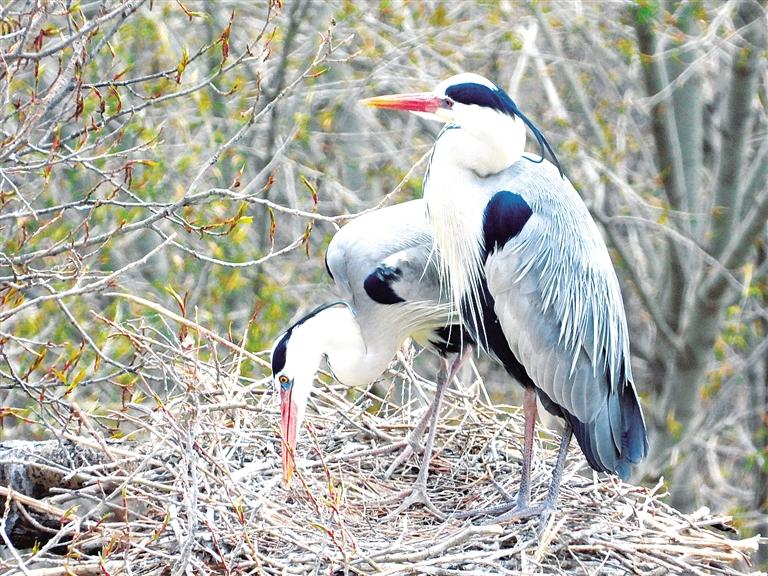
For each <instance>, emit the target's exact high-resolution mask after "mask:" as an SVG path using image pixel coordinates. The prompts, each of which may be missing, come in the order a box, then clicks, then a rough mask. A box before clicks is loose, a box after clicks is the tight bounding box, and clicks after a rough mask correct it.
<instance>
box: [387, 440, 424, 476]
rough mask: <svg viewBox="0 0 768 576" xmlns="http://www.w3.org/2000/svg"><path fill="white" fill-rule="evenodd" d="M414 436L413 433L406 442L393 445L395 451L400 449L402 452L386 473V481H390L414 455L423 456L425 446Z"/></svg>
mask: <svg viewBox="0 0 768 576" xmlns="http://www.w3.org/2000/svg"><path fill="white" fill-rule="evenodd" d="M413 436H414V434H413V433H411V434H409V435H408V437H407V438H406V439H405V441H404V442H398V443H397V444H393V446H394V448H393V450H396V449H399V448H402V450H401V452H400V454H398V455H397V458H395V459H394V460H393V461H392V464H390V465H389V467H388V468H387V470H386V471H385V472H384V480H389V479H390V478H391V477H392V474H394V473H395V470H397V469H398V468H399V467H400V466H402V465H403V464H404V463H405V461H406V460H408V458H410V457H411V456H412V455H413V454H421V453H422V452H423V451H424V446H422V445H421V444H419V442H418V441H417V440H416V439H415V438H414V437H413Z"/></svg>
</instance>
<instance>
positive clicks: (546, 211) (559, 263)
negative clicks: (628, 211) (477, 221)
mask: <svg viewBox="0 0 768 576" xmlns="http://www.w3.org/2000/svg"><path fill="white" fill-rule="evenodd" d="M519 164H521V163H517V164H516V165H515V166H514V167H513V168H512V169H510V170H509V171H507V172H508V173H507V174H505V175H504V176H503V177H501V180H500V181H499V183H498V184H497V185H498V189H500V190H512V191H514V192H515V193H517V194H520V195H521V196H522V197H523V198H524V199H525V201H526V202H527V203H528V205H529V206H530V207H531V209H532V215H531V216H530V218H529V219H528V221H527V223H526V224H525V226H524V227H523V228H522V230H520V232H519V233H518V234H517V235H515V236H514V237H512V238H510V239H509V240H508V241H507V242H506V244H504V245H503V247H500V248H499V249H497V250H495V251H493V252H491V253H490V254H488V256H487V258H486V261H485V272H486V278H487V282H488V290H489V292H490V294H491V295H492V296H493V298H494V301H495V307H494V310H495V312H496V314H497V316H498V318H499V321H500V323H501V326H502V329H503V332H504V334H505V337H506V339H507V341H508V344H509V347H510V350H511V351H512V353H513V354H514V355H515V356H516V357H517V359H518V360H519V361H520V363H521V364H522V365H523V366H524V367H525V370H526V371H527V373H528V374H529V375H530V376H531V378H532V379H533V380H534V383H535V385H536V386H537V388H539V389H540V390H541V392H543V393H544V394H546V396H547V397H548V398H549V399H551V400H552V401H553V402H554V403H556V404H557V405H558V406H559V407H560V408H562V409H563V410H564V411H565V412H567V413H568V414H570V415H571V416H573V417H574V418H575V419H576V420H577V421H578V422H580V423H581V424H582V425H581V426H578V429H579V431H580V432H579V434H580V435H581V437H580V440H579V441H580V443H581V444H582V449H583V450H584V453H585V455H587V457H588V459H589V458H590V455H591V456H592V457H594V458H595V459H596V460H595V461H594V462H593V461H592V460H590V463H591V464H593V467H595V468H596V469H608V470H612V471H615V472H617V473H620V474H623V473H625V472H627V471H628V470H629V465H628V462H636V461H637V460H638V459H639V458H641V457H642V456H644V455H645V454H646V453H647V440H646V433H645V423H644V421H643V419H642V412H641V410H640V406H639V401H638V399H637V394H636V392H635V389H634V385H633V384H632V375H631V371H630V368H629V339H628V331H627V325H626V318H625V314H624V305H623V302H622V297H621V292H620V289H619V283H618V279H617V277H616V273H615V270H614V268H613V265H612V263H611V260H610V256H609V254H608V250H607V248H606V246H605V243H604V242H603V240H602V237H601V236H600V233H599V231H598V229H597V226H596V225H595V223H594V221H593V220H592V218H591V217H590V215H589V213H588V211H587V209H586V206H585V205H584V203H583V201H582V200H581V198H580V197H579V196H578V194H577V193H576V191H575V190H574V189H573V187H572V186H571V185H570V183H569V182H568V181H567V180H564V179H561V178H560V177H559V174H558V173H557V172H556V170H555V169H554V167H551V166H550V167H549V168H547V167H546V166H543V167H541V168H532V167H530V166H526V165H525V164H526V163H522V164H523V166H518V165H519ZM575 428H577V426H575ZM579 434H577V437H579ZM585 446H586V448H585Z"/></svg>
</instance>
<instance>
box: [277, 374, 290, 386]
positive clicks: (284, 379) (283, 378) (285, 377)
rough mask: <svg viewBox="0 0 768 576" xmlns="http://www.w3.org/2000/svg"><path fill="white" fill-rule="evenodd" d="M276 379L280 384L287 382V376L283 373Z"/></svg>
mask: <svg viewBox="0 0 768 576" xmlns="http://www.w3.org/2000/svg"><path fill="white" fill-rule="evenodd" d="M277 381H278V382H280V384H288V376H286V375H285V374H283V375H282V376H280V377H279V378H278V379H277Z"/></svg>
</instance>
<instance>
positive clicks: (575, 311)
mask: <svg viewBox="0 0 768 576" xmlns="http://www.w3.org/2000/svg"><path fill="white" fill-rule="evenodd" d="M364 102H365V103H367V104H368V105H370V106H373V107H377V108H389V109H398V110H408V111H411V112H415V113H417V114H420V115H422V116H426V117H427V118H431V119H434V120H438V121H440V122H444V123H445V126H444V128H443V130H442V131H441V132H440V134H439V136H438V137H437V139H436V141H435V143H434V146H433V148H432V153H431V158H430V162H429V166H428V168H427V172H426V175H425V177H424V183H423V187H424V200H425V202H426V204H427V211H428V213H429V220H430V223H431V226H432V234H433V237H434V242H435V246H436V247H437V249H438V250H439V252H440V254H441V260H440V262H441V276H442V278H443V279H444V280H445V282H446V284H447V286H448V289H449V292H450V294H451V297H452V300H453V301H454V302H456V303H457V307H458V308H459V311H460V313H461V316H462V320H463V323H464V325H465V327H466V328H467V329H468V330H469V331H470V333H472V334H473V335H474V336H475V338H476V339H477V342H478V343H480V344H481V345H482V347H483V348H485V349H486V350H487V351H488V352H490V354H491V355H492V356H493V357H494V358H495V359H496V360H498V361H499V362H500V363H501V364H502V365H503V366H504V368H505V369H506V370H507V372H508V373H510V374H511V375H512V376H514V377H515V378H516V379H517V380H518V381H519V382H520V383H521V384H522V385H523V387H524V389H525V399H524V404H523V406H524V415H525V427H524V430H525V439H524V448H523V469H522V474H521V479H520V489H519V491H518V495H517V499H516V502H514V503H513V504H510V505H509V506H506V507H503V508H506V513H505V514H502V515H501V516H499V517H498V518H497V520H499V521H501V520H509V519H512V518H519V517H527V516H531V515H535V514H544V515H546V514H548V513H549V512H551V511H552V510H553V509H554V508H555V506H556V503H557V496H558V492H559V487H560V479H561V476H562V470H563V465H564V463H565V456H566V452H567V448H568V444H569V442H570V439H571V436H572V435H575V436H576V439H577V441H578V444H579V446H580V447H581V450H582V452H583V454H584V456H585V457H586V459H587V462H588V463H589V464H590V466H591V467H592V468H593V469H595V470H597V471H599V472H610V473H614V474H617V475H618V476H620V477H621V478H623V479H627V478H628V476H629V474H630V471H631V465H632V464H635V463H637V462H639V461H640V460H642V459H643V458H644V457H645V456H646V454H647V452H648V440H647V435H646V429H645V421H644V419H643V414H642V410H641V407H640V403H639V400H638V397H637V392H636V390H635V386H634V383H633V380H632V372H631V368H630V356H629V337H628V329H627V322H626V316H625V312H624V305H623V302H622V297H621V292H620V289H619V282H618V279H617V277H616V272H615V270H614V268H613V265H612V263H611V259H610V256H609V254H608V249H607V248H606V245H605V242H604V241H603V239H602V237H601V235H600V232H599V230H598V228H597V226H596V224H595V222H594V221H593V220H592V218H591V216H590V214H589V212H588V210H587V208H586V206H585V204H584V202H583V200H582V199H581V197H580V196H579V194H578V193H577V192H576V190H575V189H574V188H573V186H572V184H571V183H570V181H569V180H568V179H567V178H565V176H564V175H563V173H562V170H561V169H560V164H559V162H558V161H557V158H556V157H555V155H554V153H553V151H552V149H551V148H550V146H549V144H548V143H547V141H546V139H545V138H544V136H543V135H542V134H541V132H540V131H539V130H538V129H537V128H536V126H535V125H534V124H533V123H532V122H531V121H530V120H529V119H528V118H527V117H526V116H525V115H523V114H522V113H521V112H520V110H519V108H518V107H517V105H516V104H515V103H514V101H513V100H512V99H511V98H510V97H509V95H507V93H506V92H504V90H502V89H501V88H499V87H498V86H496V85H495V84H494V83H493V82H491V81H489V80H487V79H486V78H484V77H482V76H479V75H477V74H468V73H465V74H459V75H456V76H453V77H451V78H449V79H447V80H445V81H443V82H441V83H440V84H438V85H437V87H436V88H435V89H434V90H433V91H432V92H425V93H418V94H395V95H390V96H379V97H374V98H369V99H367V100H364ZM526 126H527V127H529V128H530V129H531V130H532V132H533V133H534V135H535V136H536V139H537V141H538V143H539V147H540V150H541V152H542V157H541V158H540V159H539V160H533V159H532V158H530V157H527V156H524V146H525V140H526ZM547 153H548V154H549V155H550V157H551V158H552V160H553V161H554V163H555V164H554V165H553V164H552V163H550V162H548V161H546V160H545V159H544V157H543V155H544V154H547ZM536 395H538V397H539V399H540V400H541V403H542V405H543V406H544V408H545V409H546V410H547V411H549V412H551V413H552V414H554V415H556V416H559V417H561V418H562V419H563V420H564V429H563V433H562V440H561V444H560V449H559V453H558V457H557V461H556V464H555V467H554V471H553V475H552V480H551V482H550V486H549V489H548V493H547V496H546V498H545V500H544V502H543V503H542V504H540V505H537V506H533V505H531V502H530V491H531V487H530V466H531V457H532V447H533V433H534V428H535V420H536V411H537V407H536ZM496 511H497V512H498V511H500V510H496Z"/></svg>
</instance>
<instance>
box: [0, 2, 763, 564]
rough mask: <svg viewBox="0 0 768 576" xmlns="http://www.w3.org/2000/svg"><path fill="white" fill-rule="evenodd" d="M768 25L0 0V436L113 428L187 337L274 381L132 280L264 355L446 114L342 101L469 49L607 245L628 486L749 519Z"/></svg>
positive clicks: (204, 352)
mask: <svg viewBox="0 0 768 576" xmlns="http://www.w3.org/2000/svg"><path fill="white" fill-rule="evenodd" d="M766 30H768V21H767V20H766V7H765V3H764V2H758V1H753V0H740V1H730V2H724V3H723V2H716V1H713V0H710V1H698V0H691V1H684V0H683V1H671V0H670V1H662V0H643V1H640V2H633V3H602V2H599V3H598V2H570V1H563V2H554V1H553V2H545V1H541V2H506V1H501V2H491V3H479V2H474V1H450V2H449V1H446V2H440V1H433V2H415V1H413V2H407V1H388V0H381V1H380V2H353V1H343V0H332V1H329V2H319V1H318V2H313V1H309V0H284V1H280V0H264V1H261V2H251V1H246V0H222V1H221V2H216V3H208V2H192V1H182V0H176V1H171V0H154V1H151V0H128V1H123V2H118V1H109V0H104V1H96V2H89V1H87V0H86V1H81V2H71V1H68V0H61V1H55V0H48V1H44V0H9V1H8V2H6V3H5V4H4V6H3V7H1V8H0V100H1V104H0V117H1V118H0V398H1V400H0V410H1V412H0V418H1V422H2V433H3V437H4V438H6V439H7V438H44V437H51V436H55V435H56V434H57V433H58V432H59V431H61V430H63V429H65V428H66V427H68V426H77V417H76V414H77V410H80V409H82V410H88V411H89V413H93V414H99V415H101V420H100V421H101V422H103V426H104V430H105V431H106V432H108V433H109V434H113V435H121V434H125V433H126V430H127V427H126V426H127V425H126V423H125V422H124V421H123V417H122V416H121V414H122V411H123V410H125V409H126V406H128V405H130V404H131V403H141V402H147V401H148V400H147V398H151V397H153V396H154V397H155V400H154V401H158V400H157V398H161V397H162V396H163V394H164V393H165V392H167V391H168V390H170V389H173V388H174V387H176V386H179V385H182V384H183V383H179V382H174V381H172V378H171V376H170V375H169V373H168V372H167V371H165V370H164V365H166V363H168V362H175V361H177V359H178V357H179V355H181V356H183V355H184V354H192V353H193V352H194V354H195V355H196V357H197V358H200V359H202V361H203V363H204V364H205V366H207V367H208V375H209V376H210V377H211V378H213V381H214V382H216V381H218V379H222V378H225V377H232V376H235V377H237V378H238V379H239V382H240V383H241V384H244V385H245V384H249V383H254V382H256V383H261V384H260V385H262V386H263V385H266V384H264V378H265V377H266V376H267V375H268V373H269V372H268V369H265V367H264V363H263V362H259V361H258V360H256V359H254V358H247V357H246V358H243V357H242V356H241V355H238V354H230V353H228V351H227V350H228V349H227V348H226V346H223V345H221V344H219V345H214V343H207V345H206V346H203V344H206V343H202V342H200V339H199V334H200V333H199V331H196V330H194V329H191V330H190V329H189V328H188V327H183V326H182V327H180V326H181V325H180V324H179V323H171V322H170V321H169V320H168V315H167V314H165V315H164V314H158V313H157V312H156V311H155V310H153V309H151V308H149V307H148V306H147V305H145V304H142V303H141V302H140V301H138V300H136V298H135V297H140V298H143V299H145V300H147V301H149V302H151V303H154V304H156V305H160V306H162V307H164V308H165V309H167V310H173V311H175V313H177V314H179V315H181V316H184V317H186V318H187V319H189V320H190V321H191V322H195V323H198V324H199V325H201V326H204V327H206V328H207V329H209V330H211V331H213V332H215V333H216V334H218V335H219V336H222V337H224V338H226V339H227V340H229V341H232V342H237V343H240V342H242V343H243V345H244V347H245V348H247V349H248V350H250V351H252V352H259V354H260V355H261V357H262V358H266V352H264V351H265V350H267V349H268V348H269V346H270V344H271V341H272V338H274V336H276V335H277V334H278V333H279V331H280V330H281V328H283V327H284V326H285V325H286V324H287V323H288V322H289V321H290V319H291V318H292V317H294V316H295V315H297V314H299V313H302V312H305V311H307V309H308V308H309V307H311V306H313V305H315V304H317V303H319V302H321V301H323V300H325V299H326V298H327V297H328V294H329V292H328V285H329V283H330V282H329V280H328V278H327V277H326V275H325V271H324V268H323V251H324V247H325V246H326V245H327V242H328V241H329V239H330V237H331V236H332V234H333V232H334V231H335V229H336V228H337V227H338V226H339V225H341V224H343V222H344V221H346V220H347V219H348V218H349V217H350V216H351V215H354V214H355V213H357V212H360V211H362V210H365V209H370V208H372V207H374V206H377V205H379V204H380V203H381V202H384V201H388V202H397V201H402V200H406V199H410V198H413V197H418V196H419V195H420V186H421V176H422V174H423V167H424V166H423V162H422V163H421V164H419V165H417V166H416V168H415V169H413V167H414V165H415V164H417V163H418V162H419V160H420V159H422V160H423V157H424V155H425V154H426V153H427V152H428V151H429V149H430V146H431V143H432V142H433V140H434V137H435V135H436V133H437V131H438V130H439V126H437V125H433V124H431V123H429V122H427V121H424V120H421V119H419V118H416V117H414V116H404V115H399V114H397V115H396V114H386V113H377V114H374V113H372V112H371V111H370V110H365V109H363V108H362V107H361V106H359V105H358V103H357V101H358V100H359V99H360V98H364V97H367V96H370V95H374V94H382V93H389V92H402V91H421V90H426V89H429V88H430V87H432V86H433V85H434V84H435V83H436V82H438V81H439V80H441V79H444V78H446V77H448V76H450V75H451V74H454V73H457V72H460V71H472V72H477V73H480V74H483V75H485V76H487V77H489V78H491V79H493V80H495V81H496V82H497V83H499V84H500V85H501V86H503V87H504V88H505V89H507V91H508V92H509V93H510V95H512V96H513V98H514V99H515V100H516V101H517V103H518V105H519V106H520V108H521V109H522V110H523V111H524V112H525V113H526V114H527V115H528V116H529V117H530V118H532V119H533V120H534V121H535V122H536V123H537V124H538V125H539V127H540V128H542V130H543V132H544V133H545V134H546V135H547V137H548V138H549V140H550V142H551V143H552V145H553V147H554V148H555V150H556V152H557V154H558V156H559V157H560V160H561V162H562V163H563V166H564V168H565V170H566V173H567V174H568V176H569V178H570V179H571V180H572V181H573V182H574V184H575V186H576V188H577V189H578V190H580V191H581V193H582V195H583V197H584V199H585V201H586V202H587V204H588V206H589V207H590V210H591V211H592V213H593V215H594V217H595V219H596V220H597V221H598V222H599V224H600V225H601V228H602V231H603V233H604V235H605V237H606V240H607V242H608V244H609V247H610V248H611V250H612V254H613V259H614V263H615V265H616V266H617V268H618V271H619V276H620V278H621V280H622V284H623V293H624V297H625V303H626V307H627V311H628V317H629V320H630V325H631V334H632V348H633V362H634V366H633V367H634V373H635V375H636V378H637V386H638V389H639V390H640V392H641V394H642V397H643V403H644V407H645V410H646V415H647V419H648V424H649V430H650V432H651V447H652V448H651V456H650V458H649V460H648V461H647V462H646V464H645V465H644V466H643V467H642V469H641V470H639V471H638V473H637V477H636V478H635V480H636V481H638V482H646V483H654V482H655V481H657V480H658V478H660V477H661V476H663V477H664V478H665V479H666V481H667V484H668V487H669V489H670V491H671V494H672V503H673V504H674V505H676V506H678V507H681V508H682V509H688V510H691V509H693V508H695V507H696V506H699V505H707V506H709V507H710V508H712V509H714V510H716V511H719V512H728V513H732V514H735V515H736V517H737V519H738V522H739V523H740V527H742V528H744V529H745V530H746V531H747V533H748V532H750V531H751V532H758V531H762V532H763V533H764V534H765V533H766V532H768V520H767V518H768V414H767V412H766V408H767V405H766V403H767V401H768V307H767V305H768V246H767V245H766V241H767V240H768V230H767V229H766V220H768V186H766V176H767V174H768V114H767V113H766V97H767V95H766V86H767V85H768V68H766V54H767V50H768V48H767V42H768V41H767V40H766ZM532 150H533V148H532ZM120 293H127V294H129V295H132V296H133V299H130V298H127V297H124V296H118V295H116V294H120ZM148 343H149V344H148ZM481 372H482V373H483V374H484V376H485V378H486V379H487V380H488V381H489V382H491V383H494V384H493V386H495V388H494V389H495V390H496V391H497V394H498V398H499V399H504V400H506V401H510V399H514V395H513V394H515V393H517V390H516V387H515V385H513V384H511V383H509V382H508V380H507V378H506V376H505V375H504V374H502V373H500V372H499V371H498V369H496V368H494V367H493V366H492V365H490V364H488V363H483V362H481ZM510 390H513V391H514V392H510ZM763 553H764V554H765V552H763ZM763 561H764V562H765V561H768V559H767V558H765V557H763Z"/></svg>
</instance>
